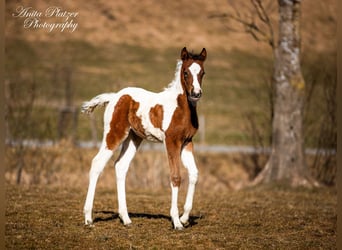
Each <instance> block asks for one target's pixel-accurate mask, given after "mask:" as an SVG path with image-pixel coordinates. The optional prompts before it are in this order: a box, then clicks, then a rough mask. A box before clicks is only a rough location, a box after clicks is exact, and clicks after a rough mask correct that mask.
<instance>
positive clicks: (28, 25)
mask: <svg viewBox="0 0 342 250" xmlns="http://www.w3.org/2000/svg"><path fill="white" fill-rule="evenodd" d="M78 14H79V13H78V12H74V11H68V10H64V9H62V8H61V7H57V6H50V7H48V8H47V9H45V10H44V11H40V10H37V9H34V8H33V7H25V6H22V5H20V6H18V7H17V9H16V10H15V12H14V13H13V14H12V16H13V17H15V18H20V19H23V27H24V28H25V29H44V30H46V31H48V32H53V31H60V32H64V31H69V32H74V31H75V30H76V29H77V27H78V23H77V21H76V18H77V16H78Z"/></svg>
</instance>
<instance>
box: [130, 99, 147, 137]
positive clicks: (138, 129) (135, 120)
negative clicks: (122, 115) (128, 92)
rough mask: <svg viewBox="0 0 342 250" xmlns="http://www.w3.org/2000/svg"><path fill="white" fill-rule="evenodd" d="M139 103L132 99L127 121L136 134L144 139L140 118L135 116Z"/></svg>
mask: <svg viewBox="0 0 342 250" xmlns="http://www.w3.org/2000/svg"><path fill="white" fill-rule="evenodd" d="M139 106H140V103H139V102H136V101H134V100H133V99H132V101H131V105H130V111H129V114H128V121H129V123H130V125H131V128H132V130H133V131H134V132H135V134H136V135H138V136H139V137H140V138H143V139H145V129H144V127H143V125H142V121H141V118H140V117H139V116H137V111H138V109H139Z"/></svg>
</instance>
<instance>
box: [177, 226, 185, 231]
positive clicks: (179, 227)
mask: <svg viewBox="0 0 342 250" xmlns="http://www.w3.org/2000/svg"><path fill="white" fill-rule="evenodd" d="M183 229H184V227H183V226H175V230H178V231H180V230H183Z"/></svg>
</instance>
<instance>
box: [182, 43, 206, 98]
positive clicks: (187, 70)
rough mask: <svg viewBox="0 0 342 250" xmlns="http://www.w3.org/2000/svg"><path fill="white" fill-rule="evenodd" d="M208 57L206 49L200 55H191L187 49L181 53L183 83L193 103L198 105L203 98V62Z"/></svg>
mask: <svg viewBox="0 0 342 250" xmlns="http://www.w3.org/2000/svg"><path fill="white" fill-rule="evenodd" d="M206 57H207V51H206V50H205V48H203V49H202V52H201V53H200V54H198V55H196V54H192V53H189V52H188V51H187V50H186V48H185V47H184V48H183V49H182V52H181V59H182V61H183V64H182V69H181V82H182V85H183V87H184V89H185V91H186V94H187V97H188V100H189V101H190V102H191V103H196V102H197V101H198V100H199V99H200V98H201V96H202V89H201V86H202V78H203V76H204V68H203V62H204V61H205V59H206Z"/></svg>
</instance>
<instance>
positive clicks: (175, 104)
mask: <svg viewBox="0 0 342 250" xmlns="http://www.w3.org/2000/svg"><path fill="white" fill-rule="evenodd" d="M206 56H207V52H206V50H205V48H203V50H202V52H201V53H200V54H191V53H189V52H188V51H187V49H186V48H183V49H182V51H181V60H178V63H177V67H176V72H175V77H174V80H173V81H172V82H171V83H170V84H169V86H168V87H167V88H166V89H164V91H162V92H160V93H153V92H150V91H146V90H144V89H141V88H124V89H122V90H121V91H119V92H117V93H105V94H101V95H98V96H96V97H94V98H93V99H92V100H90V101H88V102H85V103H84V104H83V105H82V112H84V113H91V112H92V111H93V110H94V109H95V108H96V106H98V105H106V104H107V107H106V109H105V112H104V132H103V141H102V144H101V147H100V150H99V152H98V153H97V155H96V156H95V157H94V158H93V160H92V165H91V169H90V173H89V187H88V193H87V198H86V201H85V205H84V215H85V224H86V225H87V224H92V223H93V220H92V207H93V201H94V195H95V189H96V183H97V179H98V177H99V175H100V173H101V172H102V170H103V168H104V167H105V165H106V163H107V162H108V160H109V159H110V158H111V156H112V155H113V151H114V150H116V149H117V148H118V147H119V146H120V145H121V144H122V149H121V153H120V155H119V158H118V159H117V161H116V163H115V172H116V183H117V192H118V203H119V208H118V211H119V216H120V218H121V220H122V222H123V224H124V225H128V224H130V223H132V222H131V220H130V218H129V216H128V212H127V205H126V190H125V179H126V173H127V170H128V168H129V164H130V162H131V160H132V159H133V157H134V155H135V153H136V151H137V149H138V147H139V145H140V143H141V142H142V140H143V139H146V140H149V141H153V142H163V143H164V145H165V148H166V151H167V155H168V160H169V165H170V177H171V190H172V199H171V210H170V215H171V218H172V222H173V225H174V228H175V229H183V224H185V223H187V222H188V219H189V214H190V211H191V209H192V203H193V196H194V192H195V184H196V182H197V177H198V170H197V167H196V164H195V160H194V156H193V143H192V137H193V136H194V135H195V133H196V131H197V129H198V118H197V112H196V104H197V101H198V100H199V99H200V97H201V96H202V89H201V84H202V78H203V75H204V68H203V62H204V61H205V59H206ZM181 162H182V163H183V165H184V166H185V168H187V170H188V174H189V187H188V192H187V196H186V201H185V205H184V213H183V215H182V216H181V217H180V218H179V213H178V206H177V200H178V188H179V186H180V183H181V177H180V165H181Z"/></svg>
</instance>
